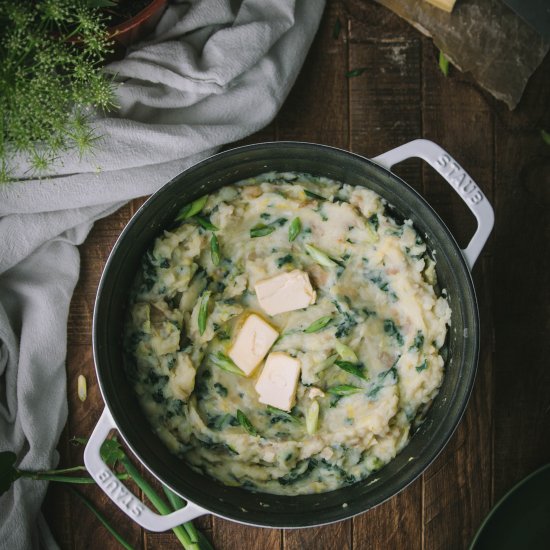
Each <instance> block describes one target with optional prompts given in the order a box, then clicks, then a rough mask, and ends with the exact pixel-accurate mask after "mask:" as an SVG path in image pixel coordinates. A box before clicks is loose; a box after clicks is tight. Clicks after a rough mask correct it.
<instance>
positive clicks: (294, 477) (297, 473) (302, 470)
mask: <svg viewBox="0 0 550 550" xmlns="http://www.w3.org/2000/svg"><path fill="white" fill-rule="evenodd" d="M316 467H317V461H316V460H315V459H314V458H309V459H305V460H300V462H298V464H297V465H296V466H295V467H294V468H292V470H290V472H289V473H288V474H286V475H285V476H282V477H280V478H279V479H278V481H279V483H280V484H281V485H293V484H294V483H296V482H297V481H301V480H302V479H305V478H307V477H308V476H309V475H310V474H311V472H313V470H314V469H315V468H316Z"/></svg>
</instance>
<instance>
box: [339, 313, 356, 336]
mask: <svg viewBox="0 0 550 550" xmlns="http://www.w3.org/2000/svg"><path fill="white" fill-rule="evenodd" d="M356 325H357V321H356V320H355V319H354V318H353V317H352V316H351V315H350V314H349V313H348V312H347V311H342V320H341V322H340V323H339V324H338V326H337V327H336V334H335V336H336V338H342V336H348V335H349V333H350V332H351V331H352V329H353V327H355V326H356Z"/></svg>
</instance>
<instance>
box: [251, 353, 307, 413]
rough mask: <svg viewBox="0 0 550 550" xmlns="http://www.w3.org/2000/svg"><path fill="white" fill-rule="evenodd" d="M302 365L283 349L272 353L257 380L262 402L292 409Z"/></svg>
mask: <svg viewBox="0 0 550 550" xmlns="http://www.w3.org/2000/svg"><path fill="white" fill-rule="evenodd" d="M300 367H301V363H300V360H299V359H295V358H294V357H291V356H290V355H288V354H287V353H283V352H281V351H274V352H273V353H270V354H269V355H268V356H267V359H266V360H265V365H264V368H263V369H262V372H261V374H260V377H259V378H258V381H257V382H256V391H257V392H258V400H259V401H260V403H263V404H264V405H271V406H272V407H277V408H278V409H282V410H283V411H290V409H292V407H293V406H294V402H295V400H296V386H297V385H298V378H299V377H300Z"/></svg>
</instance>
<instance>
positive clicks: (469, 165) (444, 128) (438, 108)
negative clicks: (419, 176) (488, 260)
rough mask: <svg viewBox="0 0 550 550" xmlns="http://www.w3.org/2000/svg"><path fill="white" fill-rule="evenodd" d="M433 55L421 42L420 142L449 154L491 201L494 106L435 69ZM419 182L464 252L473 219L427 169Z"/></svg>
mask: <svg viewBox="0 0 550 550" xmlns="http://www.w3.org/2000/svg"><path fill="white" fill-rule="evenodd" d="M437 55H438V50H437V49H436V48H435V47H434V46H433V44H432V42H431V40H428V39H426V38H425V39H423V56H422V65H423V67H422V70H423V77H422V82H423V103H422V125H423V137H425V138H427V139H431V140H432V141H435V142H436V143H438V144H439V145H441V146H442V147H443V148H444V149H447V150H448V151H449V153H450V154H451V155H452V156H454V157H455V158H456V160H457V161H458V162H459V163H460V164H461V165H462V166H463V167H464V168H465V170H466V171H467V172H468V173H469V174H470V176H471V177H472V178H473V179H474V181H476V182H477V183H478V185H479V186H480V187H481V189H482V190H483V191H484V193H485V194H486V195H487V196H489V197H492V193H493V158H494V157H493V140H494V138H493V114H492V105H493V104H494V100H491V99H487V98H486V97H485V95H484V94H482V93H480V91H479V90H478V89H477V88H476V87H475V86H473V85H472V83H471V82H470V80H469V79H468V77H466V76H464V75H461V74H460V73H458V71H457V70H456V69H454V68H453V67H451V68H450V76H449V77H447V78H446V77H445V76H444V75H443V74H442V73H441V71H440V69H439V66H438V61H437ZM423 176H424V185H425V188H426V197H427V198H428V199H429V202H430V204H431V205H432V206H433V207H434V208H435V210H436V211H437V213H438V214H439V215H440V216H441V217H442V218H443V220H444V221H445V222H446V223H447V225H448V226H449V228H450V229H451V230H452V232H453V235H454V236H455V238H456V240H457V241H458V243H459V244H460V245H461V246H463V247H464V246H466V244H467V243H468V241H469V240H470V238H471V236H472V235H473V234H474V231H475V227H476V223H475V218H474V216H473V215H472V214H471V213H470V211H469V210H468V208H467V207H466V205H465V204H464V202H463V201H462V199H461V198H460V197H459V196H458V194H457V193H455V192H454V191H451V189H450V188H449V186H448V185H447V184H446V183H444V182H443V181H442V179H441V177H440V176H439V175H438V174H437V173H436V172H435V171H434V170H433V169H432V168H431V167H429V166H424V173H423Z"/></svg>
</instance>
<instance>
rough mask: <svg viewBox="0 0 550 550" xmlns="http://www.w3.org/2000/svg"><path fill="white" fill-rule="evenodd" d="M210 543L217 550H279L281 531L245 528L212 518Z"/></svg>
mask: <svg viewBox="0 0 550 550" xmlns="http://www.w3.org/2000/svg"><path fill="white" fill-rule="evenodd" d="M212 543H213V544H214V547H215V548H217V549H219V550H243V549H246V550H279V549H280V548H281V544H282V531H281V530H279V529H261V528H259V527H247V526H244V525H240V524H238V523H233V522H231V521H227V520H225V519H221V518H218V517H215V516H214V517H213V518H212Z"/></svg>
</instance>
